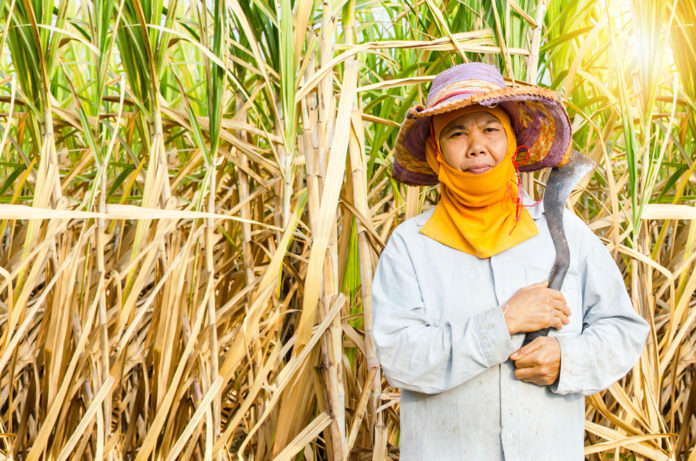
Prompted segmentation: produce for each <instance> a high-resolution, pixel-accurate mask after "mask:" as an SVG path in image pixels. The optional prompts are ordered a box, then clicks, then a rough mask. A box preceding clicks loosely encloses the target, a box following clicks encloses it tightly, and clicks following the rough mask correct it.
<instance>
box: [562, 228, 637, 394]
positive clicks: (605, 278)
mask: <svg viewBox="0 0 696 461" xmlns="http://www.w3.org/2000/svg"><path fill="white" fill-rule="evenodd" d="M586 231H587V232H586V234H585V239H584V241H583V248H584V251H585V252H586V253H585V254H586V257H585V261H584V264H583V265H582V266H581V270H582V272H583V273H582V275H583V277H582V279H583V286H582V298H583V329H582V333H581V334H580V335H579V336H559V337H558V340H559V343H560V345H561V370H560V374H559V379H558V381H557V382H556V383H555V384H554V385H553V386H551V390H552V391H553V392H555V393H557V394H569V393H582V394H584V395H590V394H593V393H595V392H599V391H601V390H603V389H606V388H608V387H609V386H611V384H612V383H614V381H616V380H618V379H620V378H621V377H623V376H624V375H625V374H626V373H627V372H628V371H629V370H630V369H631V367H632V366H633V365H634V364H635V362H636V360H638V357H640V354H641V351H642V349H643V344H644V342H645V338H646V337H647V334H648V331H649V326H648V324H647V322H646V321H645V320H643V318H642V317H641V316H640V315H638V314H637V313H636V311H635V309H634V308H633V306H632V304H631V300H630V298H629V296H628V293H627V292H626V287H625V284H624V280H623V277H622V275H621V272H620V271H619V268H618V267H617V266H616V263H615V262H614V260H613V259H612V258H611V255H610V254H609V252H608V251H607V250H606V248H605V247H604V245H603V244H602V242H601V241H600V240H599V239H598V238H597V237H596V236H595V235H594V234H592V232H591V231H590V230H589V229H586ZM587 234H589V235H587Z"/></svg>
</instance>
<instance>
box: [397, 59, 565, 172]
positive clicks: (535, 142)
mask: <svg viewBox="0 0 696 461" xmlns="http://www.w3.org/2000/svg"><path fill="white" fill-rule="evenodd" d="M475 104H479V105H482V106H487V107H495V106H499V107H501V108H502V109H504V110H505V111H506V112H507V113H508V114H509V115H510V121H511V122H512V128H513V130H514V131H515V135H516V137H517V144H518V145H525V146H528V147H529V156H528V158H527V160H526V161H525V162H524V163H522V164H521V165H520V171H533V170H538V169H540V168H545V167H555V166H564V165H565V164H566V163H567V162H568V159H569V158H570V138H571V128H570V121H569V120H568V114H567V113H566V111H565V108H564V107H563V104H562V103H561V100H560V98H559V97H558V95H557V94H556V92H554V91H552V90H548V89H545V88H540V87H536V86H525V87H506V86H505V80H503V77H502V75H500V71H498V69H497V68H496V67H494V66H491V65H488V64H483V63H478V62H476V63H467V64H460V65H458V66H454V67H451V68H449V69H447V70H445V71H444V72H441V73H440V74H438V75H437V77H435V79H434V80H433V83H432V86H431V87H430V92H429V93H428V100H427V102H426V104H425V106H424V105H422V104H418V105H416V106H413V107H412V108H410V109H409V111H408V113H407V114H406V119H405V120H404V122H403V123H402V124H401V129H400V130H399V135H398V136H397V140H396V151H395V158H394V164H393V165H392V176H393V177H394V179H396V180H398V181H400V182H403V183H405V184H409V185H413V186H420V185H434V184H437V182H438V180H437V175H436V174H435V172H434V171H433V170H432V169H431V168H430V166H428V163H427V162H426V160H425V142H426V139H427V138H428V136H429V133H430V120H431V118H432V116H433V115H437V114H443V113H445V112H450V111H453V110H457V109H461V108H463V107H468V106H472V105H475ZM525 157H527V152H524V151H522V152H520V153H519V154H518V158H517V159H516V161H517V162H522V161H523V160H524V159H525Z"/></svg>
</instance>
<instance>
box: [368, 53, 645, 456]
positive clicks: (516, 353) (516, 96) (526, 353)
mask: <svg viewBox="0 0 696 461" xmlns="http://www.w3.org/2000/svg"><path fill="white" fill-rule="evenodd" d="M570 136H571V129H570V124H569V121H568V116H567V114H566V112H565V109H564V108H563V106H562V104H561V103H560V100H559V99H558V97H557V96H556V94H555V93H554V92H552V91H550V90H546V89H542V88H538V87H524V88H506V86H505V82H504V80H503V78H502V77H501V75H500V73H499V72H498V70H497V69H496V68H495V67H492V66H489V65H485V64H481V63H470V64H462V65H459V66H455V67H452V68H450V69H448V70H446V71H444V72H442V73H441V74H439V75H438V76H437V77H436V78H435V80H434V81H433V84H432V87H431V89H430V93H429V94H428V101H427V104H426V106H422V105H418V106H415V107H414V108H412V109H410V110H409V112H408V114H407V117H406V120H405V121H404V123H403V125H402V127H401V130H400V132H399V136H398V140H397V148H396V158H395V162H394V165H393V170H392V172H393V176H394V177H395V178H396V179H398V180H399V181H402V182H404V183H407V184H411V185H416V184H420V185H425V184H437V183H438V182H439V183H440V201H439V202H438V204H437V206H436V207H435V208H433V209H430V210H428V211H426V212H425V213H423V214H421V215H419V216H416V217H414V218H412V219H409V220H407V221H406V222H404V223H403V224H401V225H400V226H398V227H397V229H396V230H395V231H394V232H393V234H392V235H391V237H390V239H389V242H388V244H387V246H386V248H385V250H384V252H383V253H382V255H381V257H380V261H379V265H378V268H377V271H376V274H375V281H374V284H373V302H374V309H373V310H374V331H373V336H374V340H375V344H376V346H377V352H378V355H379V359H380V362H381V364H382V367H383V369H384V373H385V375H386V377H387V379H388V380H389V382H390V384H392V385H393V386H395V387H400V388H401V389H402V394H401V433H400V449H401V459H402V460H430V459H432V460H458V459H481V460H491V459H514V460H518V459H530V460H532V459H534V460H540V459H550V460H557V459H582V458H583V435H584V395H588V394H591V393H594V392H597V391H599V390H602V389H605V388H607V387H608V386H609V385H611V384H612V383H613V382H614V381H615V380H617V379H619V378H621V377H622V376H623V375H624V374H625V373H626V372H627V371H628V370H629V369H630V368H631V367H632V366H633V364H634V363H635V361H636V360H637V358H638V357H639V355H640V352H641V349H642V345H643V342H644V341H645V338H646V335H647V332H648V326H647V323H646V322H645V321H644V320H643V319H642V318H641V317H640V316H639V315H637V314H636V312H635V310H634V309H633V307H632V306H631V303H630V299H629V297H628V295H627V293H626V289H625V286H624V282H623V279H622V277H621V273H620V272H619V270H618V268H617V267H616V264H615V263H614V261H613V260H612V258H611V256H610V255H609V254H608V252H607V251H606V249H605V248H604V246H603V245H602V243H601V242H600V240H599V239H598V238H597V237H596V236H595V235H594V234H593V233H592V232H591V231H590V230H589V228H587V226H585V225H584V224H583V223H582V221H580V219H578V218H577V217H576V216H575V215H573V214H572V213H570V212H567V211H566V213H565V216H564V227H565V230H566V234H567V238H568V242H569V245H570V252H571V261H570V268H569V270H568V274H567V275H566V278H565V281H564V284H563V288H562V290H561V291H557V290H552V289H549V288H547V281H546V278H547V277H548V274H549V272H550V270H551V267H552V265H553V262H554V260H555V251H554V247H553V243H552V240H551V236H550V234H549V231H548V228H547V225H546V218H545V216H544V210H543V205H542V204H540V203H532V201H531V200H530V199H529V197H528V196H527V195H526V194H525V193H524V192H523V191H522V190H521V189H520V187H519V181H518V177H519V176H518V174H517V169H518V168H519V170H521V171H530V170H534V169H538V168H543V167H550V166H563V165H564V164H565V162H567V159H568V157H569V153H570ZM526 146H529V147H528V148H527V147H526ZM549 327H550V328H552V330H551V332H550V334H549V336H543V337H539V338H536V339H535V340H534V341H532V342H531V343H529V344H527V345H525V346H522V344H523V341H524V337H525V333H527V332H533V331H537V330H540V329H544V328H549Z"/></svg>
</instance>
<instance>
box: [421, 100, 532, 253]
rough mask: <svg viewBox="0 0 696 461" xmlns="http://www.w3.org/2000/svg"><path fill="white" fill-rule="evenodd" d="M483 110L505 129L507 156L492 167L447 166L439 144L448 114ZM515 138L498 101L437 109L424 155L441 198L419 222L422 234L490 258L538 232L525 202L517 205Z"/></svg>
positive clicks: (452, 117) (449, 245)
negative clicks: (482, 169) (491, 105)
mask: <svg viewBox="0 0 696 461" xmlns="http://www.w3.org/2000/svg"><path fill="white" fill-rule="evenodd" d="M478 111H484V112H488V113H490V114H492V115H493V116H495V117H496V118H497V119H498V120H500V122H501V123H502V125H503V128H504V130H505V133H506V135H507V151H506V153H505V158H504V159H503V161H501V162H500V163H499V164H498V165H496V166H495V167H493V168H491V169H490V170H488V171H486V172H484V173H481V174H474V173H467V172H464V171H461V170H459V169H457V168H454V167H452V166H450V165H449V164H448V163H447V162H446V161H445V159H444V157H443V155H442V150H441V149H440V142H439V138H440V132H441V131H442V129H443V128H444V127H445V126H446V125H447V124H448V123H449V122H451V121H452V120H454V119H456V118H458V117H461V116H462V115H465V114H467V113H472V112H478ZM516 150H517V139H516V138H515V134H514V132H513V131H512V126H511V125H510V119H509V117H508V115H507V113H506V112H505V111H504V110H503V109H500V108H498V107H495V108H488V107H484V106H472V107H467V108H465V109H461V110H457V111H452V112H448V113H445V114H442V115H436V116H434V117H433V120H432V128H431V131H430V137H429V138H428V140H427V142H426V160H427V161H428V164H429V165H430V167H431V168H432V169H433V171H435V172H436V173H437V175H438V180H439V181H440V195H441V197H440V201H439V202H438V204H437V206H436V207H435V212H434V213H433V215H432V216H431V217H430V219H428V221H427V222H426V223H425V225H424V226H423V227H422V228H421V233H423V234H424V235H426V236H428V237H430V238H432V239H434V240H436V241H438V242H440V243H442V244H443V245H447V246H448V247H451V248H454V249H456V250H459V251H463V252H465V253H469V254H472V255H474V256H477V257H478V258H489V257H491V256H493V255H496V254H498V253H500V252H502V251H504V250H507V249H508V248H512V247H513V246H515V245H517V244H519V243H521V242H524V241H525V240H527V239H529V238H531V237H534V236H535V235H537V234H538V233H539V230H538V229H537V227H536V224H534V220H533V219H532V217H531V215H530V214H529V212H527V210H526V209H525V208H522V209H521V210H518V204H517V202H516V200H515V197H517V196H518V185H517V181H516V178H517V176H516V172H515V165H514V164H513V159H514V156H515V152H516Z"/></svg>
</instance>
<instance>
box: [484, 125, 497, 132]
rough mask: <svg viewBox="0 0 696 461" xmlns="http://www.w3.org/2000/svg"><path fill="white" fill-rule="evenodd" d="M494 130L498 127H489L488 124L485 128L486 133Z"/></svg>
mask: <svg viewBox="0 0 696 461" xmlns="http://www.w3.org/2000/svg"><path fill="white" fill-rule="evenodd" d="M495 131H498V129H497V128H493V127H491V126H489V127H488V128H486V133H493V132H495Z"/></svg>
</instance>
